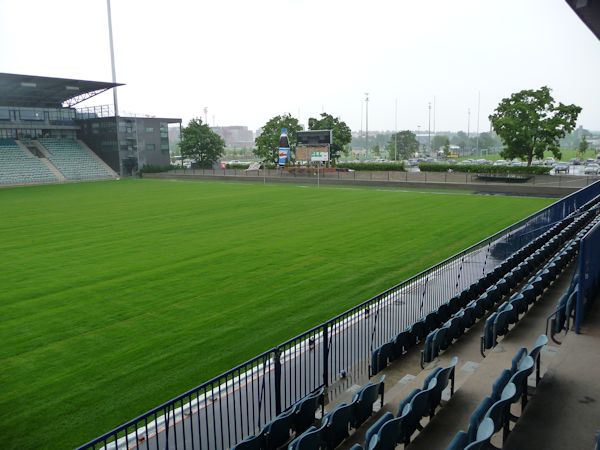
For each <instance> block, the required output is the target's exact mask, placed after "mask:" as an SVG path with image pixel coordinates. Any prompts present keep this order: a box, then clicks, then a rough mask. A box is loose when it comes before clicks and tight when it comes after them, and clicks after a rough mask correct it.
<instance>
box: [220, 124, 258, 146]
mask: <svg viewBox="0 0 600 450" xmlns="http://www.w3.org/2000/svg"><path fill="white" fill-rule="evenodd" d="M211 130H212V131H214V132H215V133H217V134H218V135H219V136H221V137H222V138H223V140H224V141H225V146H226V147H232V148H253V147H254V134H253V133H252V130H249V129H248V127H245V126H229V127H211Z"/></svg>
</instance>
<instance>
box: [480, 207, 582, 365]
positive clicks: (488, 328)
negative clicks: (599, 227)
mask: <svg viewBox="0 0 600 450" xmlns="http://www.w3.org/2000/svg"><path fill="white" fill-rule="evenodd" d="M589 217H591V216H590V214H589V213H588V212H586V213H584V214H583V215H581V216H580V217H579V218H578V220H577V221H575V222H573V224H572V225H576V223H577V222H581V223H583V224H585V226H584V227H583V228H582V229H580V230H579V231H578V232H577V235H576V236H575V238H573V239H572V240H571V241H569V242H568V243H567V244H566V245H565V246H564V247H563V248H562V249H560V250H559V251H558V253H557V254H556V255H554V257H552V258H551V259H550V260H549V261H548V263H546V265H545V266H543V267H542V268H541V269H540V270H539V271H538V272H537V273H536V274H535V275H534V276H533V277H531V278H530V279H529V280H528V282H527V284H526V285H525V286H524V287H523V288H522V289H521V290H520V292H518V293H515V294H514V295H513V296H511V297H510V299H508V301H506V302H504V303H503V304H502V305H500V307H499V308H498V310H497V311H496V312H495V313H493V314H491V315H490V316H489V317H488V318H487V320H486V322H485V326H484V330H483V336H482V337H481V353H482V355H484V352H485V350H489V349H491V348H493V347H495V346H496V344H497V341H498V337H499V336H504V335H506V333H508V331H509V326H510V325H513V324H516V323H517V322H518V321H519V320H520V318H521V317H522V315H524V314H525V313H526V312H527V310H528V309H529V306H530V305H532V304H533V303H534V302H535V301H536V300H537V299H538V298H541V296H542V293H543V292H544V291H545V290H546V289H547V288H548V287H549V286H550V285H551V284H552V282H553V281H554V280H555V279H556V277H557V276H558V275H559V274H560V273H561V272H562V270H563V269H564V268H565V266H566V265H567V264H568V263H569V261H571V260H572V259H573V258H574V256H575V254H576V253H577V249H578V248H579V241H580V240H581V238H582V237H583V236H584V235H585V234H586V233H587V232H588V230H589V229H590V227H591V226H593V225H594V222H593V221H592V222H589ZM586 222H587V223H586ZM484 356H485V355H484Z"/></svg>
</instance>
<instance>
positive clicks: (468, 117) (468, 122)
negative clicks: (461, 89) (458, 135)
mask: <svg viewBox="0 0 600 450" xmlns="http://www.w3.org/2000/svg"><path fill="white" fill-rule="evenodd" d="M469 139H471V108H467V150H469Z"/></svg>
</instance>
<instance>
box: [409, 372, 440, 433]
mask: <svg viewBox="0 0 600 450" xmlns="http://www.w3.org/2000/svg"><path fill="white" fill-rule="evenodd" d="M436 383H437V379H436V378H434V379H433V380H431V381H430V382H429V386H427V388H426V389H423V390H420V391H419V392H417V393H416V394H415V396H414V397H413V398H412V400H411V401H410V403H409V404H408V405H406V406H405V407H404V411H403V414H401V415H402V416H404V415H406V418H405V424H406V428H405V431H406V435H407V436H408V437H409V439H410V436H412V435H413V433H414V432H415V431H416V430H422V429H423V426H422V425H421V419H422V418H423V417H424V416H425V415H428V414H429V396H430V395H431V392H432V391H433V389H434V388H435V385H436Z"/></svg>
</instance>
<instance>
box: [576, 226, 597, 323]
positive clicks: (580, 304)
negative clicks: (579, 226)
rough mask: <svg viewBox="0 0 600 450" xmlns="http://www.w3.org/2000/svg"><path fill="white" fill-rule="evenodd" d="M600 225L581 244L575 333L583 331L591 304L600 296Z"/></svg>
mask: <svg viewBox="0 0 600 450" xmlns="http://www.w3.org/2000/svg"><path fill="white" fill-rule="evenodd" d="M599 255H600V223H598V224H596V225H595V226H594V227H592V229H590V231H588V232H587V233H586V235H585V236H584V237H583V238H582V239H581V241H580V243H579V267H578V270H579V291H578V293H577V304H576V308H575V332H576V333H579V332H580V331H581V323H582V321H583V318H584V317H585V312H586V310H587V308H588V306H589V304H590V303H591V302H592V301H593V300H594V299H595V298H596V297H597V296H598V293H599V288H600V258H598V256H599Z"/></svg>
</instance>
